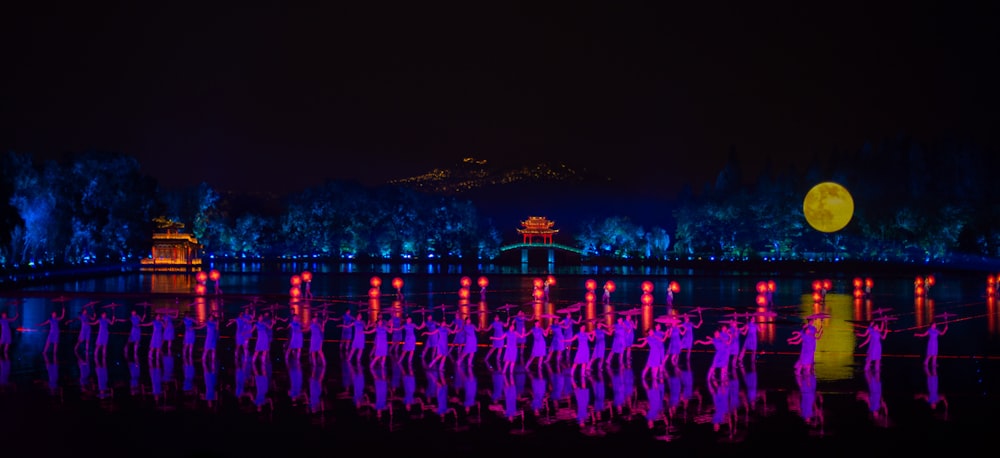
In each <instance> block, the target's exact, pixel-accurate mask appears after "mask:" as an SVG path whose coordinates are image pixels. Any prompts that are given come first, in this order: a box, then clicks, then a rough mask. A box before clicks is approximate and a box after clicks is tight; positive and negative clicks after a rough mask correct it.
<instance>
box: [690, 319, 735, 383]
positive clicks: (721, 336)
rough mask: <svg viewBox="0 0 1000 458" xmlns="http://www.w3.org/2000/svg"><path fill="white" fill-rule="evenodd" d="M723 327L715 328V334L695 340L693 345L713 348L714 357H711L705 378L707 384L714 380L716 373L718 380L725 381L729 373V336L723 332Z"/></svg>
mask: <svg viewBox="0 0 1000 458" xmlns="http://www.w3.org/2000/svg"><path fill="white" fill-rule="evenodd" d="M725 327H726V326H725V325H722V326H721V327H719V328H717V329H716V330H715V332H714V333H713V334H712V335H711V336H708V337H706V338H704V339H700V340H695V341H694V342H693V343H695V344H700V345H712V346H713V347H715V356H714V357H712V365H711V366H709V368H708V374H707V375H706V378H707V379H708V380H709V382H712V381H714V380H716V371H718V372H719V378H721V379H722V380H726V379H727V378H728V375H729V372H728V368H729V339H730V335H729V333H728V332H726V330H725Z"/></svg>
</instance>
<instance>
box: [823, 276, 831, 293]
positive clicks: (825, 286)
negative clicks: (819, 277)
mask: <svg viewBox="0 0 1000 458" xmlns="http://www.w3.org/2000/svg"><path fill="white" fill-rule="evenodd" d="M830 288H833V282H832V281H830V279H829V278H828V279H825V280H823V289H825V290H827V291H829V290H830Z"/></svg>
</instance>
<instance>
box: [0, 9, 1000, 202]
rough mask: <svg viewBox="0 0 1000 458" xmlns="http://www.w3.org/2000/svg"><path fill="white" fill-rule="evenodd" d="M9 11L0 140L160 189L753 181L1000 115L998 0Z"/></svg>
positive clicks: (668, 186)
mask: <svg viewBox="0 0 1000 458" xmlns="http://www.w3.org/2000/svg"><path fill="white" fill-rule="evenodd" d="M16 3H17V4H18V5H17V6H15V7H13V8H14V9H13V10H12V9H11V8H12V7H10V6H6V7H4V11H3V13H2V14H0V18H2V19H0V21H2V29H3V30H2V32H0V33H2V34H3V35H2V37H0V38H2V42H3V44H2V45H0V46H2V47H3V53H2V64H3V69H2V71H0V73H2V76H0V81H3V90H2V93H0V97H2V98H0V134H2V135H0V148H3V149H4V150H6V151H17V152H22V153H32V154H33V155H34V156H35V157H36V158H37V159H49V158H58V157H60V155H61V154H63V153H65V152H71V151H72V152H79V151H84V150H103V151H116V152H122V153H126V154H129V155H133V156H136V157H137V158H139V160H140V161H141V163H142V165H143V168H144V170H145V171H146V172H147V173H149V174H150V175H152V176H154V177H155V178H156V179H157V180H158V181H159V183H160V184H161V185H162V186H163V187H165V188H177V187H181V186H189V185H194V184H197V183H199V182H202V181H206V182H208V183H209V184H211V185H213V186H214V187H216V188H219V189H231V190H236V191H243V190H268V191H275V192H278V193H286V192H295V191H298V190H301V189H304V188H306V187H310V186H314V185H318V184H320V183H322V182H323V181H324V180H326V179H351V180H357V181H360V182H362V183H364V184H366V185H375V184H379V183H383V182H385V181H386V180H390V179H394V178H401V177H406V176H410V175H414V174H419V173H421V172H425V171H427V170H430V169H432V168H435V167H447V166H449V165H451V164H453V163H455V162H457V161H458V160H459V159H460V158H462V157H466V156H473V157H479V158H483V159H487V160H489V161H491V162H492V163H495V164H497V165H501V166H506V165H521V164H527V163H535V162H540V161H546V162H550V163H557V162H568V163H570V164H572V165H574V166H577V167H585V168H588V169H590V170H599V171H600V172H602V173H607V174H610V175H613V176H615V177H618V178H619V179H621V180H622V181H626V182H634V183H637V184H639V185H641V186H646V187H656V188H657V189H662V190H663V192H664V193H667V194H669V193H674V192H676V191H677V190H678V189H679V188H680V186H681V185H682V184H684V183H689V184H692V185H694V186H695V188H699V187H700V186H701V185H702V184H703V183H704V182H707V181H711V180H713V179H714V177H715V175H716V174H717V172H718V171H719V170H720V169H721V167H722V166H723V164H724V163H725V161H726V158H727V156H728V154H729V152H730V150H731V149H734V150H735V151H736V152H737V153H738V154H739V155H740V156H741V157H742V158H743V160H744V168H745V169H746V170H745V171H746V173H747V174H748V175H755V174H756V171H755V170H754V167H755V164H758V163H761V162H763V160H764V159H765V158H770V160H771V161H772V162H773V163H774V164H776V165H777V166H778V168H779V169H780V168H784V167H786V166H794V167H804V165H805V164H806V163H807V162H809V159H810V158H812V157H813V156H815V155H820V156H824V155H828V154H829V153H830V152H831V151H833V150H835V149H839V150H855V149H857V148H860V146H861V145H862V144H863V142H865V141H873V142H875V143H876V144H877V143H878V142H879V141H881V140H882V139H884V138H889V137H894V136H896V135H900V134H905V135H913V136H915V137H916V138H917V139H919V140H927V141H932V140H934V139H937V138H940V137H942V136H957V137H962V138H969V139H973V140H975V141H978V142H980V143H985V144H990V145H992V143H993V142H994V140H995V139H996V137H995V135H994V134H993V132H992V129H993V128H995V126H996V122H997V120H998V119H1000V117H998V116H997V111H998V106H1000V105H998V102H1000V97H998V95H1000V90H998V84H1000V78H998V76H1000V72H998V68H997V59H998V56H1000V49H998V48H1000V36H998V35H1000V28H998V27H996V23H997V20H998V18H1000V15H998V14H997V8H998V7H997V6H996V5H997V3H995V2H993V3H988V2H979V3H968V4H967V6H961V5H959V4H960V3H962V2H941V3H940V4H934V3H932V2H861V3H858V4H857V5H855V4H853V3H852V2H829V3H827V2H819V3H817V2H799V3H796V4H788V3H785V2H780V3H781V4H780V6H770V7H769V6H762V5H761V4H760V2H732V3H729V2H655V3H656V4H659V5H660V6H646V7H641V8H640V7H633V6H625V5H618V3H619V2H604V3H603V4H597V5H596V6H595V5H594V4H590V3H587V2H569V3H565V4H558V3H552V2H525V3H524V4H522V5H516V4H514V3H508V2H499V3H493V2H463V3H460V4H456V5H447V6H441V7H432V6H430V5H429V4H428V2H398V3H397V2H390V3H383V2H325V3H327V4H328V5H327V6H324V7H319V8H291V7H289V6H287V5H286V4H285V3H283V2H269V4H270V6H259V5H262V4H263V3H258V2H246V3H243V4H238V3H234V5H238V7H233V8H226V7H220V6H216V5H208V3H213V2H207V3H198V4H195V3H192V4H191V5H197V6H191V7H188V6H184V5H181V4H177V3H174V2H168V3H166V4H156V5H153V4H152V3H151V2H135V3H136V4H135V5H132V6H130V7H114V8H108V7H104V6H97V5H93V4H90V2H75V3H68V2H67V3H65V4H61V3H56V4H51V3H45V2H16ZM543 3H544V5H543ZM622 3H632V2H622ZM693 4H697V5H693ZM962 4H964V3H962ZM31 5H34V6H31ZM253 5H258V6H253ZM362 5H365V6H362ZM486 5H491V6H486ZM887 5H888V6H887ZM32 8H34V9H32ZM987 8H988V10H987ZM664 162H666V164H665V165H659V164H661V163H664Z"/></svg>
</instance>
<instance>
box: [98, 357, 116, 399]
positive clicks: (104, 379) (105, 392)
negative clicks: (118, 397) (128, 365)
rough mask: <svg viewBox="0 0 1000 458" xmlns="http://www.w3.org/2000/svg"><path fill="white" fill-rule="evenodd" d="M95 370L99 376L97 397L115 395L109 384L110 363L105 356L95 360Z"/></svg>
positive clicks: (103, 397) (108, 397) (106, 397)
mask: <svg viewBox="0 0 1000 458" xmlns="http://www.w3.org/2000/svg"><path fill="white" fill-rule="evenodd" d="M94 365H95V368H94V372H95V375H96V376H97V398H98V399H110V398H111V397H112V395H113V392H112V388H111V387H109V386H108V363H107V361H106V360H105V359H104V358H97V359H95V360H94Z"/></svg>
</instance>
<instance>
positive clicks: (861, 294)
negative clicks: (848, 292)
mask: <svg viewBox="0 0 1000 458" xmlns="http://www.w3.org/2000/svg"><path fill="white" fill-rule="evenodd" d="M864 296H865V291H864V290H862V289H855V290H854V298H855V299H861V298H863V297H864Z"/></svg>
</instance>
